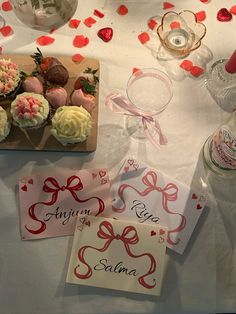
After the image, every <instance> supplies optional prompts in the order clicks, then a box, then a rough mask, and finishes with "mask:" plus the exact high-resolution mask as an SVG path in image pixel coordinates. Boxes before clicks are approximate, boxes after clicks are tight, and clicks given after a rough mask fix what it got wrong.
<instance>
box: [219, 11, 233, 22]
mask: <svg viewBox="0 0 236 314" xmlns="http://www.w3.org/2000/svg"><path fill="white" fill-rule="evenodd" d="M231 19H232V14H231V13H230V12H229V11H228V10H227V9H226V8H222V9H220V10H219V11H218V13H217V20H218V21H220V22H228V21H230V20H231Z"/></svg>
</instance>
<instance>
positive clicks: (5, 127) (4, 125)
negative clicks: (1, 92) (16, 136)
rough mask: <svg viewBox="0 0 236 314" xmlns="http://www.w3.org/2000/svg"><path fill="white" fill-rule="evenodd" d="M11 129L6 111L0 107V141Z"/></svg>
mask: <svg viewBox="0 0 236 314" xmlns="http://www.w3.org/2000/svg"><path fill="white" fill-rule="evenodd" d="M10 129H11V124H10V122H9V119H8V116H7V113H6V111H5V110H4V109H3V108H2V107H0V142H2V141H3V140H5V138H6V137H7V136H8V134H9V132H10Z"/></svg>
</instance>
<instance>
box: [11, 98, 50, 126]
mask: <svg viewBox="0 0 236 314" xmlns="http://www.w3.org/2000/svg"><path fill="white" fill-rule="evenodd" d="M11 115H12V119H13V124H15V125H17V126H19V127H20V128H22V129H27V130H28V129H38V128H40V127H42V126H44V125H45V123H46V122H47V119H48V117H49V104H48V101H47V99H45V98H44V96H42V95H39V94H35V93H22V94H19V95H18V96H17V97H16V99H15V100H14V101H13V102H12V103H11Z"/></svg>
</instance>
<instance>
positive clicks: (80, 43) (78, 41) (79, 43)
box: [73, 35, 89, 48]
mask: <svg viewBox="0 0 236 314" xmlns="http://www.w3.org/2000/svg"><path fill="white" fill-rule="evenodd" d="M88 43H89V39H88V37H84V35H77V36H75V38H74V40H73V45H74V47H76V48H82V47H84V46H87V44H88Z"/></svg>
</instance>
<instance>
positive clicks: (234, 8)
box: [229, 5, 236, 14]
mask: <svg viewBox="0 0 236 314" xmlns="http://www.w3.org/2000/svg"><path fill="white" fill-rule="evenodd" d="M229 12H230V13H232V14H236V5H233V6H232V8H231V9H230V10H229Z"/></svg>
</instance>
